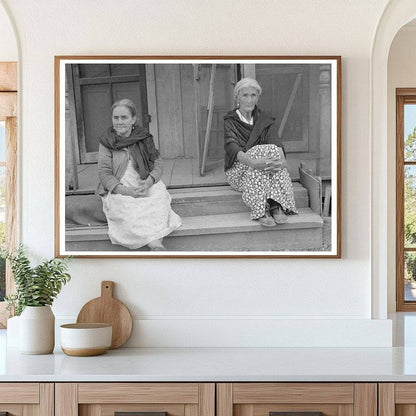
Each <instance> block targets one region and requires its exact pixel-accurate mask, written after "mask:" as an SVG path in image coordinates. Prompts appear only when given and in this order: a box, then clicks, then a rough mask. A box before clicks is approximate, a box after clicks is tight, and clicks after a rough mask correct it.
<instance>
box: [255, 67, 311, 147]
mask: <svg viewBox="0 0 416 416" xmlns="http://www.w3.org/2000/svg"><path fill="white" fill-rule="evenodd" d="M255 73H256V79H257V80H258V82H259V83H260V85H261V86H262V89H263V92H262V95H261V97H260V100H259V107H260V108H263V109H265V110H267V111H270V112H271V113H272V114H273V115H274V116H275V117H276V122H277V126H278V127H279V133H280V137H281V139H282V141H283V145H284V147H285V151H286V152H287V153H291V152H309V151H310V136H311V133H312V135H313V132H312V131H311V129H314V128H315V129H317V128H318V126H319V124H318V122H319V117H315V116H316V115H317V114H318V113H317V112H316V110H317V109H318V107H317V105H318V102H317V100H316V97H317V90H316V91H312V89H314V88H315V89H317V85H318V84H317V83H316V82H313V81H314V80H315V78H316V79H319V65H274V64H271V65H267V64H258V65H256V66H255ZM314 73H315V74H314ZM311 81H312V82H311ZM312 97H314V98H313V99H312ZM314 126H315V127H314Z"/></svg>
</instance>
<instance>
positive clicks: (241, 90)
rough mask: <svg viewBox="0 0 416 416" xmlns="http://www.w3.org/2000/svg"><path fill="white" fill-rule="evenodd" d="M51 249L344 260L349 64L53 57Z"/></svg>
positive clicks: (330, 59) (326, 59)
mask: <svg viewBox="0 0 416 416" xmlns="http://www.w3.org/2000/svg"><path fill="white" fill-rule="evenodd" d="M55 132H56V142H55V151H56V153H55V160H56V172H55V176H56V178H55V181H56V182H55V194H56V198H55V201H56V206H55V254H56V256H58V257H60V256H67V255H72V256H77V257H161V258H168V257H263V258H268V257H271V258H273V257H308V258H312V257H318V258H322V257H327V258H339V257H340V256H341V229H340V225H341V201H340V197H341V189H340V188H341V177H340V173H341V145H340V143H341V58H340V57H339V56H316V57H314V56H311V57H296V56H289V57H269V56H267V57H234V56H230V57H224V56H219V57H205V56H192V57H190V56H185V57H184V56H181V57H117V56H111V57H101V56H100V57H97V56H94V57H85V56H57V57H55Z"/></svg>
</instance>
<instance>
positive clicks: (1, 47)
mask: <svg viewBox="0 0 416 416" xmlns="http://www.w3.org/2000/svg"><path fill="white" fill-rule="evenodd" d="M17 59H18V54H17V44H16V38H15V35H14V33H13V28H12V25H11V21H10V19H9V16H8V15H7V13H6V10H5V9H4V8H3V7H0V61H17Z"/></svg>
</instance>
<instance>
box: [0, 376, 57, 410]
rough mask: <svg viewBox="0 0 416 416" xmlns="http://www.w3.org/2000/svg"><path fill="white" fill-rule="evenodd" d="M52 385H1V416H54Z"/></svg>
mask: <svg viewBox="0 0 416 416" xmlns="http://www.w3.org/2000/svg"><path fill="white" fill-rule="evenodd" d="M53 391H54V386H53V384H51V383H0V415H1V414H5V415H8V416H53V410H54V397H53Z"/></svg>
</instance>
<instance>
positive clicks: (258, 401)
mask: <svg viewBox="0 0 416 416" xmlns="http://www.w3.org/2000/svg"><path fill="white" fill-rule="evenodd" d="M376 415H377V385H376V384H375V383H356V384H354V383H220V384H218V385H217V416H376Z"/></svg>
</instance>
